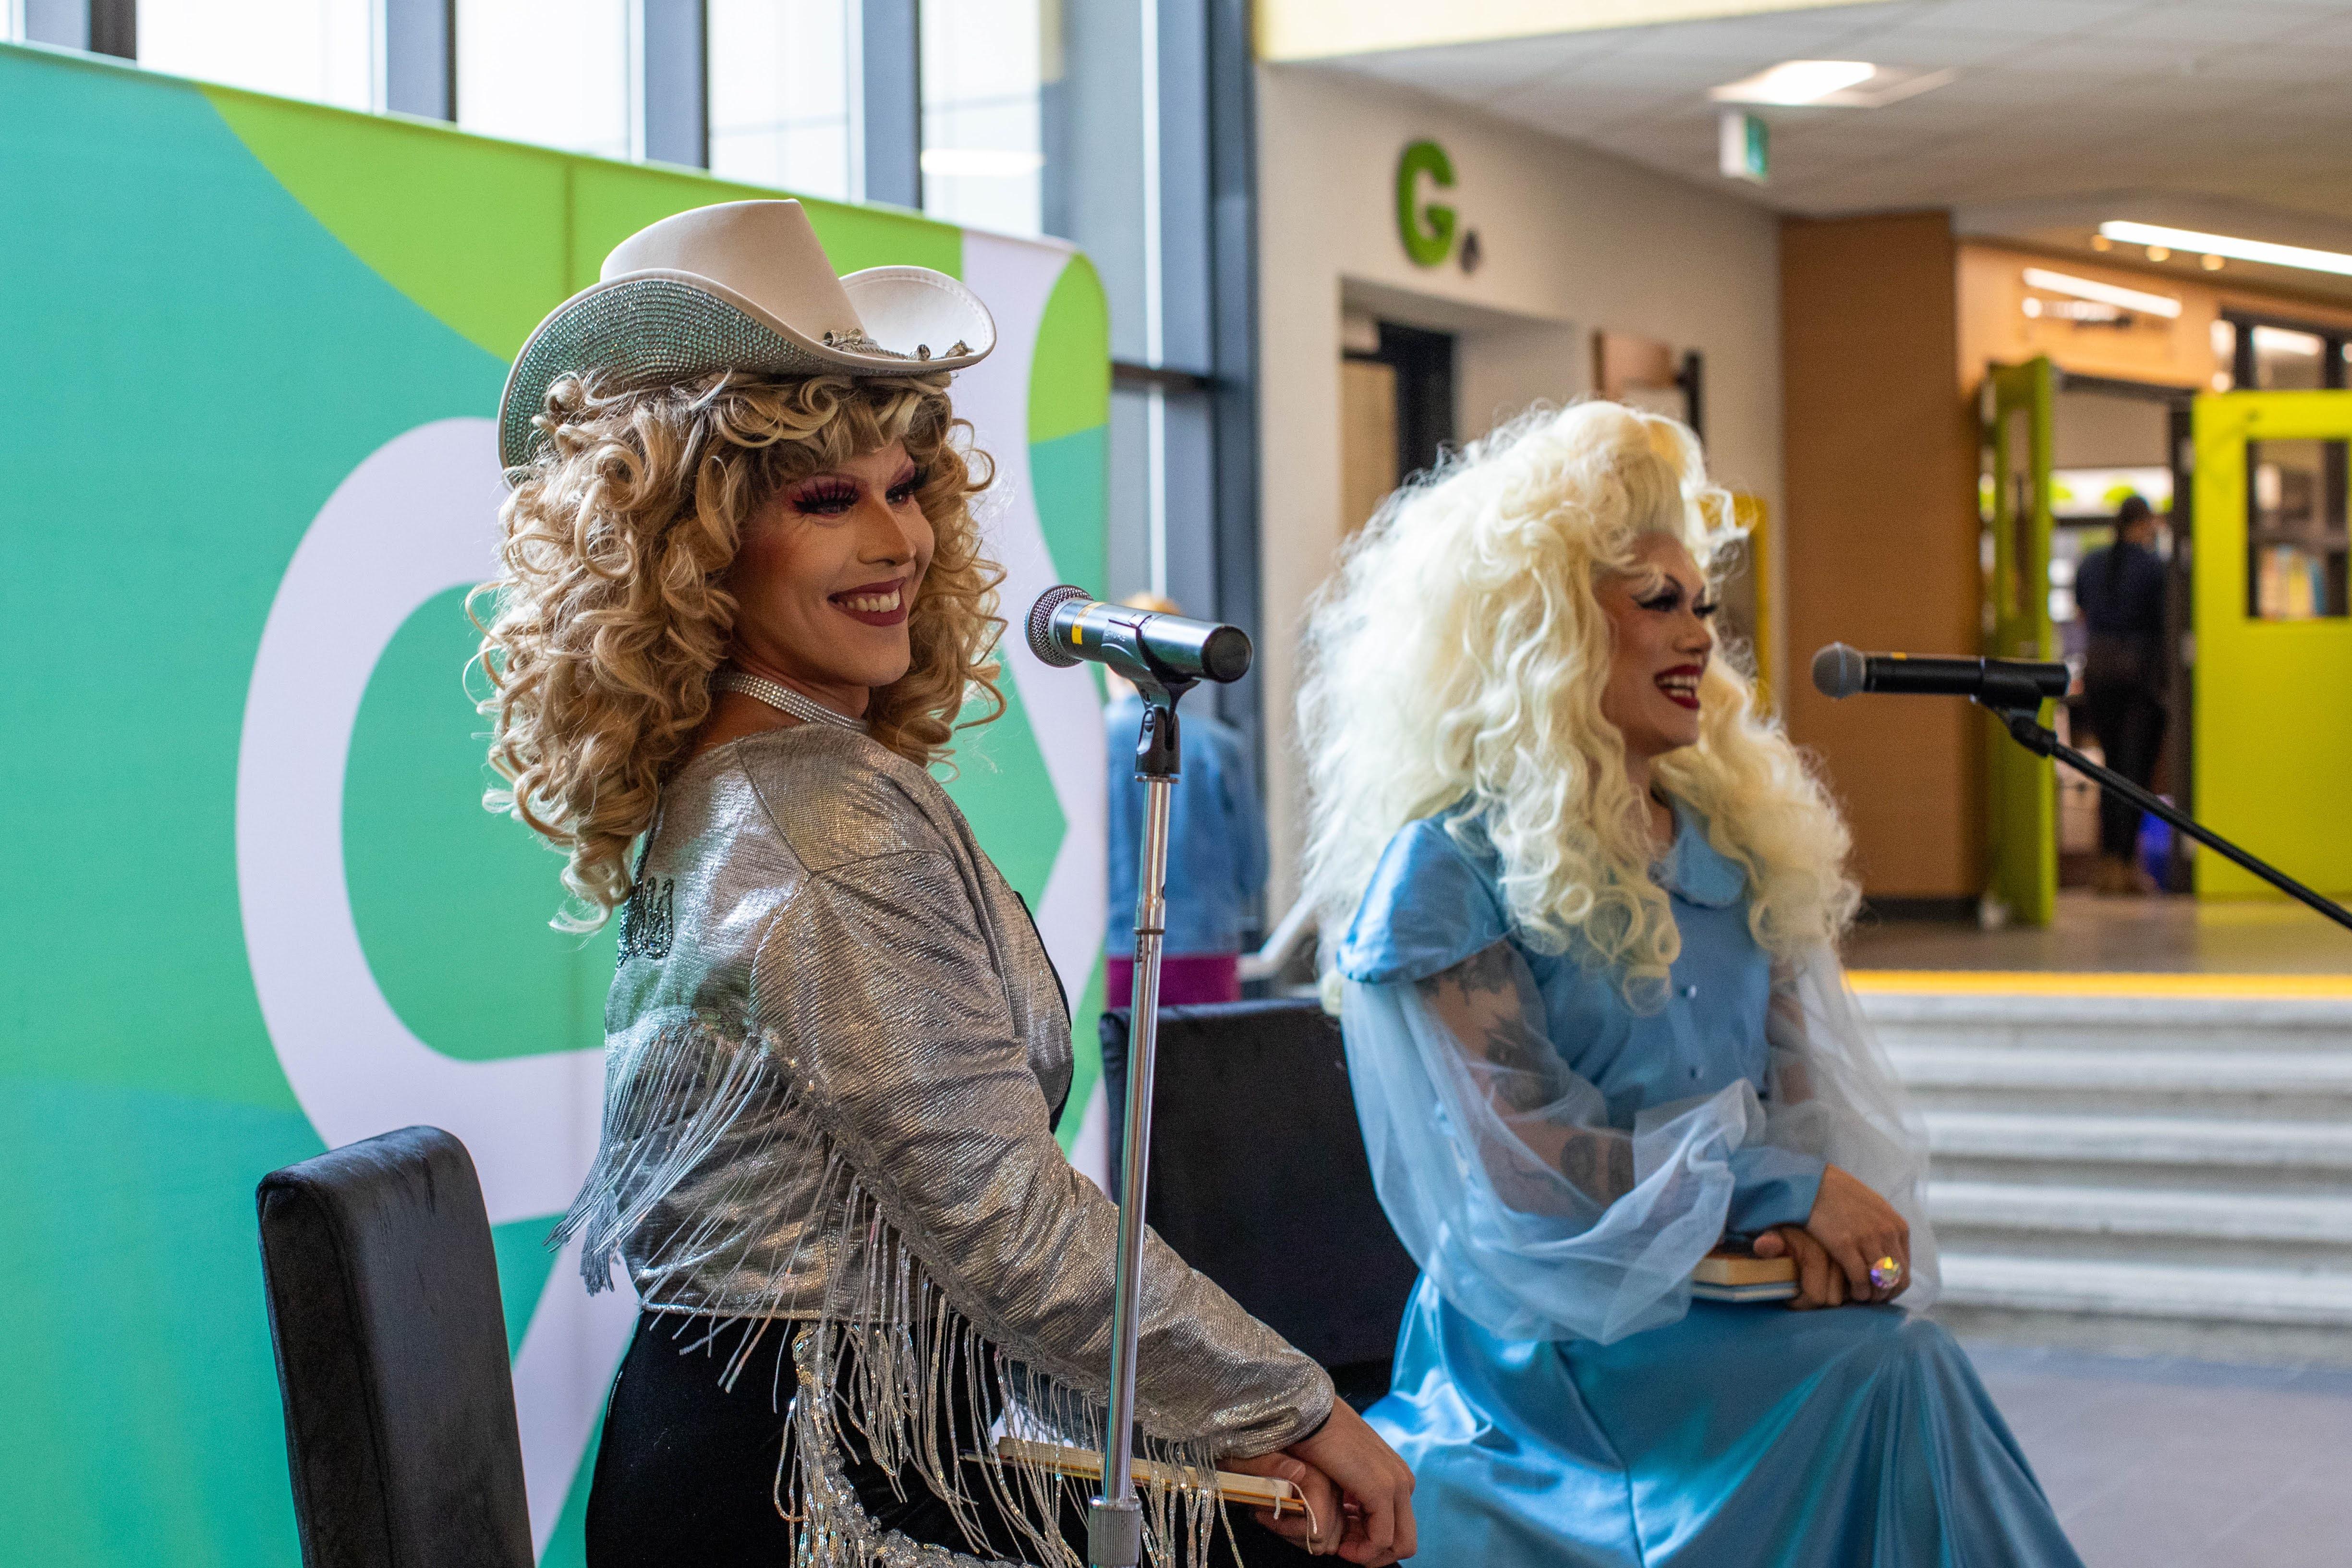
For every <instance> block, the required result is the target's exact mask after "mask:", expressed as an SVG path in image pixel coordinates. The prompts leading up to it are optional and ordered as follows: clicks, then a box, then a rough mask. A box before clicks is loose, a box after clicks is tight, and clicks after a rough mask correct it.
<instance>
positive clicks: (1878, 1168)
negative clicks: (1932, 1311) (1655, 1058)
mask: <svg viewBox="0 0 2352 1568" xmlns="http://www.w3.org/2000/svg"><path fill="white" fill-rule="evenodd" d="M1765 1037H1766V1039H1767V1040H1768V1041H1769V1044H1770V1046H1771V1070H1770V1077H1769V1081H1768V1085H1767V1087H1768V1089H1769V1110H1768V1113H1767V1125H1766V1132H1765V1138H1764V1142H1767V1143H1768V1144H1770V1145H1772V1146H1774V1147H1776V1148H1781V1149H1790V1150H1795V1151H1797V1152H1801V1153H1806V1154H1811V1155H1814V1156H1817V1157H1819V1158H1821V1159H1822V1160H1825V1161H1827V1162H1828V1163H1831V1164H1832V1165H1835V1166H1837V1167H1838V1168H1839V1169H1840V1170H1842V1171H1843V1172H1845V1173H1847V1174H1848V1175H1850V1176H1853V1177H1854V1178H1855V1179H1856V1180H1858V1181H1860V1182H1861V1183H1862V1184H1864V1185H1865V1186H1867V1187H1869V1188H1871V1189H1872V1190H1873V1191H1874V1192H1876V1193H1877V1194H1879V1196H1881V1197H1883V1198H1885V1200H1886V1201H1887V1202H1888V1203H1890V1204H1892V1205H1895V1210H1896V1211H1897V1212H1898V1213H1900V1214H1901V1215H1903V1217H1904V1219H1905V1220H1906V1222H1907V1223H1908V1224H1909V1225H1910V1226H1911V1288H1910V1289H1908V1290H1906V1291H1905V1292H1904V1295H1903V1305H1904V1306H1906V1307H1909V1308H1912V1309H1914V1310H1916V1309H1920V1308H1924V1307H1926V1306H1927V1305H1928V1304H1929V1303H1931V1302H1932V1301H1934V1300H1935V1299H1936V1295H1937V1289H1939V1286H1940V1283H1941V1273H1940V1271H1939V1270H1938V1268H1937V1263H1936V1237H1935V1232H1934V1231H1933V1230H1932V1229H1931V1228H1929V1226H1928V1224H1927V1202H1926V1194H1925V1193H1924V1192H1923V1191H1922V1188H1923V1186H1924V1184H1925V1183H1926V1180H1927V1131H1926V1129H1925V1128H1924V1127H1923V1126H1922V1124H1921V1122H1920V1121H1919V1116H1918V1113H1917V1112H1916V1110H1913V1109H1912V1107H1911V1101H1910V1097H1909V1096H1907V1095H1906V1094H1905V1093H1904V1092H1903V1086H1902V1083H1901V1082H1900V1081H1899V1080H1898V1079H1896V1078H1895V1069H1894V1068H1893V1067H1892V1065H1890V1064H1889V1063H1888V1061H1887V1059H1886V1053H1885V1051H1884V1050H1882V1049H1881V1048H1880V1047H1879V1044H1878V1039H1877V1037H1875V1036H1874V1035H1873V1034H1872V1033H1871V1030H1870V1025H1869V1023H1868V1021H1867V1020H1865V1019H1864V1017H1863V1016H1862V1008H1861V1006H1860V1005H1858V1004H1857V1003H1856V1002H1855V1001H1854V999H1853V993H1852V992H1851V991H1849V990H1848V989H1847V988H1846V984H1845V971H1844V970H1843V968H1842V967H1841V966H1840V965H1839V963H1838V961H1837V958H1836V956H1835V955H1834V954H1833V953H1832V952H1830V951H1829V950H1828V949H1826V948H1820V949H1816V950H1814V951H1813V952H1811V953H1809V954H1807V955H1806V956H1805V957H1804V958H1802V959H1801V960H1799V961H1797V962H1795V963H1782V964H1779V965H1776V966H1775V967H1774V969H1773V973H1772V1004H1771V1008H1770V1011H1769V1013H1768V1014H1767V1015H1766V1017H1765Z"/></svg>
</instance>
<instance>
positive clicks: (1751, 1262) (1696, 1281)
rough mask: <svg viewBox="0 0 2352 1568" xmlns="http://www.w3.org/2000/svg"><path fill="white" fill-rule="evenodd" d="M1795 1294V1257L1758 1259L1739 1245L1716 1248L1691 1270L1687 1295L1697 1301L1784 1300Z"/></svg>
mask: <svg viewBox="0 0 2352 1568" xmlns="http://www.w3.org/2000/svg"><path fill="white" fill-rule="evenodd" d="M1796 1294H1797V1260H1796V1259H1795V1258H1759V1257H1757V1256H1756V1255H1755V1254H1754V1253H1753V1252H1750V1251H1748V1249H1747V1248H1745V1247H1717V1248H1716V1249H1715V1250H1714V1251H1713V1252H1710V1253H1708V1254H1707V1255H1706V1257H1705V1258H1700V1259H1699V1260H1698V1267H1697V1268H1694V1269H1692V1270H1691V1295H1692V1297H1693V1298H1695V1299H1696V1300H1701V1301H1786V1300H1791V1299H1792V1298H1794V1297H1795V1295H1796Z"/></svg>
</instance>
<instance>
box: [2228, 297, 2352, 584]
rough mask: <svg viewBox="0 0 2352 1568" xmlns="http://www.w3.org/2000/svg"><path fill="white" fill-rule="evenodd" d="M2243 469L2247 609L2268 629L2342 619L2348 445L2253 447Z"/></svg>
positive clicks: (2264, 443)
mask: <svg viewBox="0 0 2352 1568" xmlns="http://www.w3.org/2000/svg"><path fill="white" fill-rule="evenodd" d="M2264 330H2266V329H2262V328H2257V329H2256V331H2257V332H2260V331H2264ZM2246 466H2247V468H2248V470H2249V478H2250V479H2251V481H2252V484H2251V487H2250V488H2251V489H2252V492H2253V493H2252V496H2251V497H2250V498H2249V499H2250V500H2251V502H2252V504H2251V505H2250V506H2249V507H2248V508H2247V524H2248V526H2247V529H2246V539H2247V545H2248V548H2249V550H2250V552H2251V558H2250V559H2249V560H2248V562H2247V563H2246V565H2247V590H2248V594H2247V596H2248V598H2249V599H2250V600H2251V601H2252V603H2251V604H2249V605H2248V606H2247V608H2248V609H2249V610H2250V611H2251V612H2252V614H2253V615H2254V616H2255V617H2256V618H2258V619H2261V620H2265V621H2303V620H2311V619H2314V618H2315V617H2318V616H2342V615H2344V614H2345V613H2346V609H2347V606H2346V604H2345V586H2346V584H2345V562H2346V554H2347V551H2346V546H2347V539H2346V529H2345V523H2346V500H2345V489H2346V485H2345V471H2346V454H2345V443H2344V442H2341V441H2249V442H2248V443H2246Z"/></svg>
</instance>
